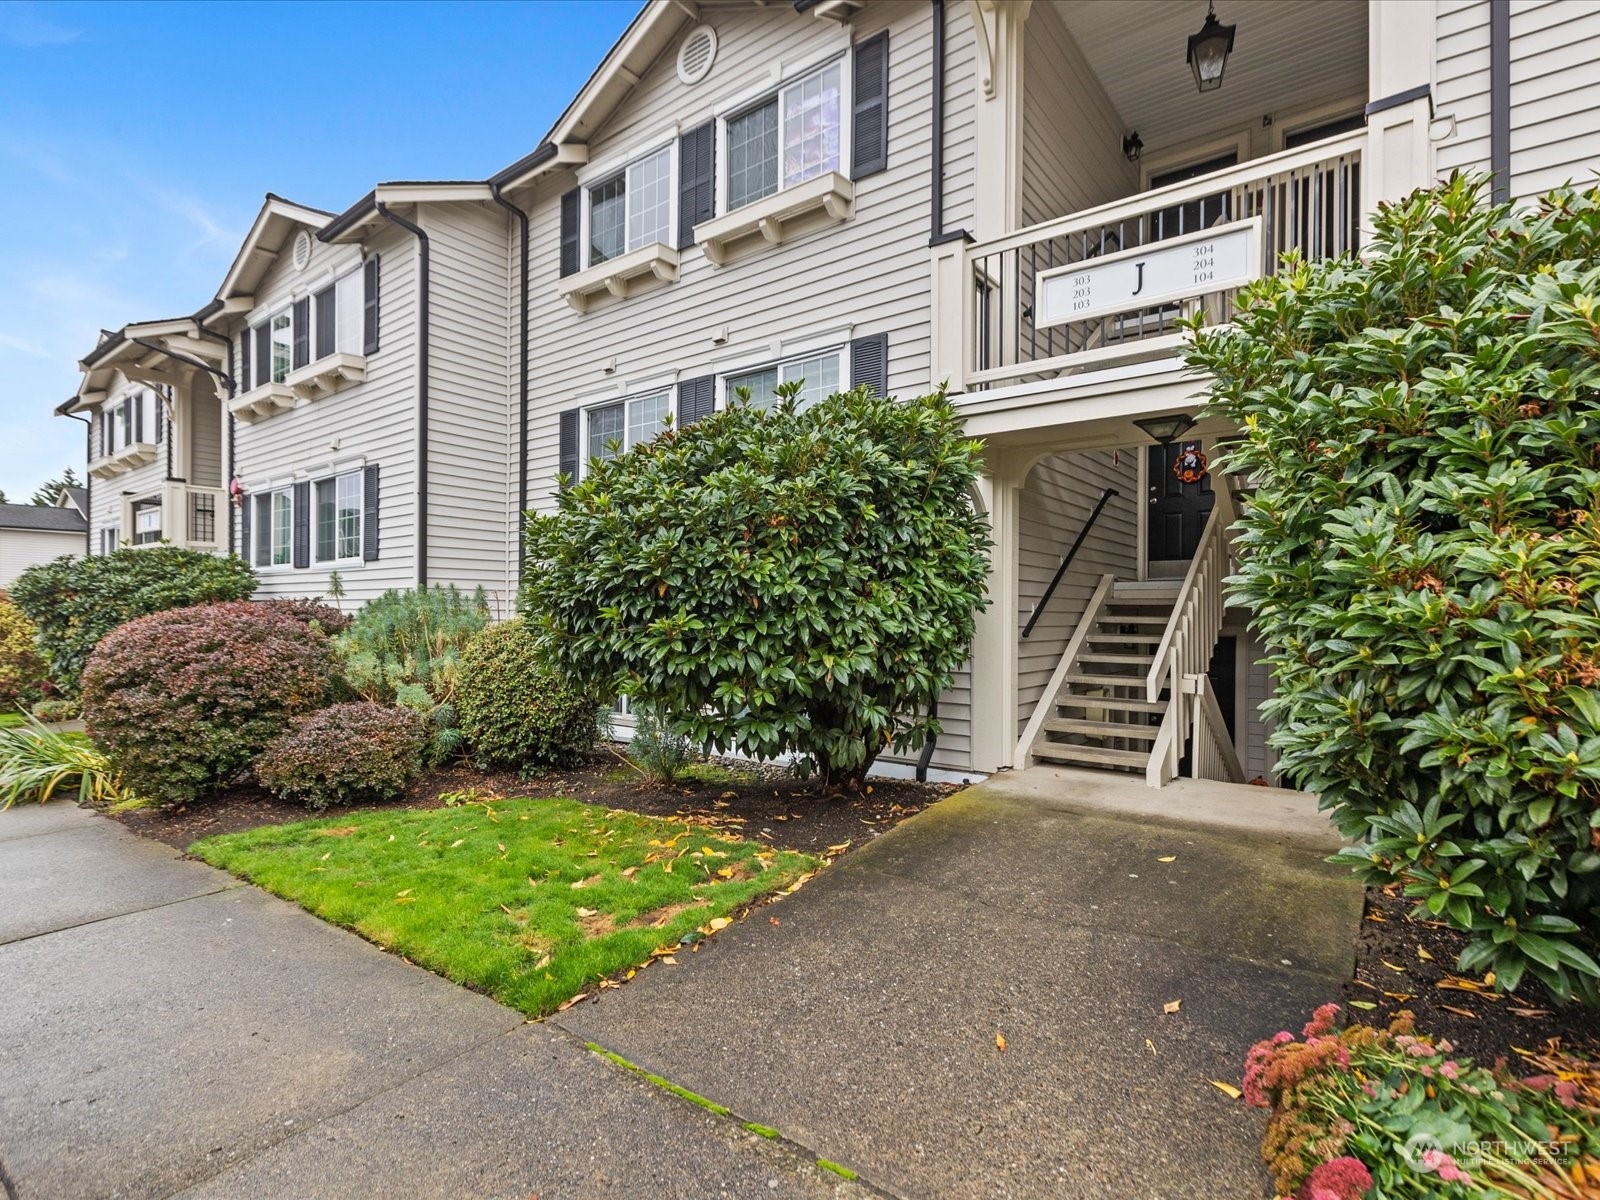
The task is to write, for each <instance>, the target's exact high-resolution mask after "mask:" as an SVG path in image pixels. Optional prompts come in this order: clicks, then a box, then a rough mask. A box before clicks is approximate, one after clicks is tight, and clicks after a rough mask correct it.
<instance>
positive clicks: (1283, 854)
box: [555, 769, 1362, 1200]
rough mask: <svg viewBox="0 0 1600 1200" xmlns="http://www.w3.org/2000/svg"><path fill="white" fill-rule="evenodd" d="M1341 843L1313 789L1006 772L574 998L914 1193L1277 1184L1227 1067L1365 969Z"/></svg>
mask: <svg viewBox="0 0 1600 1200" xmlns="http://www.w3.org/2000/svg"><path fill="white" fill-rule="evenodd" d="M752 832H753V831H752ZM1336 845H1337V838H1336V837H1335V836H1334V834H1333V831H1332V830H1331V828H1330V827H1329V826H1328V825H1327V822H1326V821H1325V820H1324V819H1323V818H1322V817H1320V816H1319V815H1318V814H1317V813H1316V810H1315V807H1314V804H1313V802H1312V801H1311V800H1310V798H1309V797H1303V796H1296V795H1294V794H1292V793H1284V792H1277V791H1273V790H1270V789H1261V788H1232V789H1230V788H1227V787H1225V786H1224V787H1216V786H1213V785H1205V784H1198V783H1195V782H1193V781H1186V782H1185V784H1184V785H1183V786H1175V787H1171V788H1167V789H1163V790H1161V791H1159V792H1158V791H1152V790H1150V789H1147V788H1145V787H1144V785H1143V783H1142V781H1129V782H1123V781H1120V780H1117V779H1115V778H1114V777H1109V776H1107V775H1104V774H1100V773H1087V772H1072V771H1060V770H1053V769H1036V770H1031V771H1027V772H1021V773H1019V774H1017V775H1006V776H999V777H996V778H995V779H992V780H991V781H989V782H988V783H985V784H982V785H979V786H977V787H974V788H971V789H969V790H967V791H965V792H963V793H960V794H958V795H957V796H954V797H952V798H950V799H948V800H945V801H943V802H941V803H940V804H938V805H935V806H934V807H933V808H930V809H928V810H927V811H925V812H924V813H922V814H920V815H918V816H916V817H914V818H912V819H911V820H909V821H907V822H905V823H904V824H902V825H900V826H899V827H897V828H896V829H894V830H892V831H891V832H889V833H888V834H885V835H884V836H883V837H882V838H880V839H878V840H877V841H875V842H873V843H872V844H871V845H869V846H867V847H865V848H863V849H862V850H860V851H858V852H856V853H853V854H851V855H849V856H848V857H846V858H845V859H843V860H841V861H840V862H839V863H838V864H837V865H836V866H834V867H833V868H831V869H830V870H828V871H827V872H826V873H825V874H824V875H822V876H820V877H819V878H818V879H816V880H814V881H813V882H812V883H810V884H809V885H808V886H807V887H806V888H805V889H804V890H802V891H801V892H800V893H799V894H798V895H796V896H795V897H793V898H792V899H791V900H786V901H784V902H783V903H782V904H781V905H777V906H774V907H773V908H771V909H770V910H768V912H769V913H770V914H771V915H772V916H775V917H777V918H778V922H777V923H772V922H769V921H768V920H764V919H762V916H761V915H760V914H758V915H757V916H756V917H755V918H753V919H752V920H749V921H746V922H744V923H742V924H741V925H739V926H736V927H734V928H732V929H729V930H726V931H724V932H723V933H722V934H720V935H718V936H717V937H716V938H714V939H712V940H711V941H710V942H709V943H707V944H706V945H705V946H704V947H703V949H702V950H701V952H700V953H698V954H696V955H693V956H692V958H689V957H688V956H685V957H686V958H687V959H688V961H687V962H686V965H685V966H683V967H682V968H679V969H677V970H674V971H658V970H653V971H650V972H648V974H647V975H646V976H642V977H641V978H640V979H639V980H636V981H635V982H634V983H633V984H632V985H630V986H629V987H627V988H624V989H622V990H621V991H616V992H607V993H604V994H602V995H601V996H600V997H599V998H597V1000H596V1001H594V1002H593V1003H584V1004H581V1005H579V1006H578V1007H576V1008H574V1009H571V1010H569V1011H568V1012H566V1013H564V1014H562V1015H560V1016H559V1017H557V1018H555V1021H556V1023H557V1024H559V1025H561V1026H563V1027H564V1028H566V1029H569V1030H571V1031H572V1032H573V1033H575V1034H577V1035H578V1036H579V1037H582V1038H585V1039H592V1040H593V1041H595V1042H598V1043H600V1044H602V1045H604V1046H607V1047H609V1048H611V1049H613V1050H615V1051H617V1052H618V1053H621V1054H623V1055H624V1056H626V1057H628V1058H629V1059H631V1060H633V1061H635V1062H638V1063H641V1064H643V1065H645V1066H646V1067H647V1068H648V1069H650V1070H652V1071H655V1072H658V1073H660V1074H662V1075H664V1076H666V1077H667V1078H669V1079H671V1080H673V1081H674V1082H676V1083H678V1084H680V1085H682V1086H685V1087H688V1088H690V1089H692V1090H694V1091H697V1092H699V1093H701V1094H704V1095H706V1096H709V1097H710V1098H712V1099H713V1100H716V1101H719V1102H721V1103H723V1104H725V1105H728V1106H729V1107H731V1108H732V1109H733V1110H734V1112H735V1113H737V1114H738V1115H740V1116H741V1117H743V1118H745V1119H748V1120H754V1121H758V1122H761V1123H763V1124H767V1125H771V1126H774V1127H776V1128H777V1129H779V1130H781V1131H782V1132H783V1133H784V1134H785V1135H786V1136H788V1137H790V1138H793V1139H794V1140H796V1141H797V1142H799V1143H800V1144H802V1145H804V1146H805V1147H807V1148H808V1149H809V1150H810V1151H812V1152H814V1153H816V1154H818V1155H821V1156H823V1157H826V1158H828V1159H830V1160H833V1161H837V1162H841V1163H843V1164H845V1165H846V1166H848V1167H851V1168H854V1169H855V1170H857V1171H859V1172H860V1174H861V1178H862V1180H863V1181H864V1182H868V1183H870V1184H872V1185H875V1186H876V1187H877V1188H879V1189H881V1190H883V1191H885V1192H888V1193H890V1194H892V1195H894V1196H897V1197H905V1198H908V1200H909V1198H911V1197H918V1198H921V1197H926V1198H928V1200H934V1198H938V1200H962V1198H971V1200H979V1198H982V1200H992V1198H994V1197H1040V1198H1043V1197H1052V1198H1054V1197H1062V1198H1083V1200H1090V1198H1094V1200H1100V1198H1103V1197H1109V1196H1115V1197H1119V1198H1128V1200H1133V1198H1141V1200H1208V1198H1216V1200H1223V1198H1226V1200H1238V1198H1239V1197H1244V1196H1251V1195H1256V1196H1262V1195H1267V1194H1270V1192H1269V1189H1268V1187H1267V1178H1266V1175H1265V1173H1264V1172H1263V1170H1262V1167H1261V1161H1260V1157H1259V1153H1258V1147H1259V1145H1260V1138H1261V1132H1262V1128H1263V1120H1262V1116H1261V1114H1259V1113H1256V1112H1252V1111H1250V1110H1248V1109H1246V1108H1245V1106H1244V1104H1243V1102H1242V1101H1237V1100H1230V1099H1228V1098H1227V1097H1226V1096H1225V1095H1224V1094H1223V1093H1222V1092H1221V1091H1219V1090H1218V1089H1216V1088H1215V1087H1213V1086H1212V1084H1211V1083H1210V1082H1209V1081H1211V1080H1221V1081H1224V1082H1229V1081H1231V1082H1234V1083H1237V1081H1238V1079H1239V1076H1240V1072H1241V1066H1242V1060H1243V1057H1244V1053H1245V1050H1246V1049H1247V1048H1248V1047H1249V1046H1250V1044H1251V1043H1252V1042H1254V1041H1255V1040H1257V1039H1258V1038H1261V1037H1265V1036H1269V1035H1271V1034H1272V1033H1273V1032H1275V1031H1276V1030H1278V1029H1280V1028H1292V1029H1298V1028H1299V1026H1300V1025H1301V1024H1303V1023H1304V1021H1305V1020H1306V1018H1307V1016H1308V1015H1309V1013H1310V1011H1311V1009H1312V1008H1314V1007H1315V1006H1316V1005H1317V1004H1319V1003H1322V1002H1324V1001H1327V1000H1329V999H1330V998H1333V997H1334V996H1336V995H1337V993H1338V990H1339V987H1340V985H1341V984H1342V983H1343V982H1344V981H1345V980H1346V979H1348V978H1349V975H1350V971H1351V969H1352V966H1353V956H1354V943H1355V937H1356V933H1357V929H1358V926H1359V922H1360V919H1361V902H1362V896H1361V889H1360V887H1359V886H1358V885H1357V884H1355V883H1354V881H1353V880H1352V879H1351V878H1350V876H1349V874H1348V872H1346V871H1344V870H1342V869H1339V868H1334V867H1330V866H1328V865H1327V864H1326V863H1324V862H1323V861H1322V860H1323V858H1324V856H1325V855H1326V854H1327V853H1328V852H1329V851H1330V850H1331V849H1332V848H1333V847H1334V846H1336ZM1166 859H1170V860H1171V861H1163V860H1166ZM1174 1000H1178V1001H1181V1002H1182V1005H1181V1008H1180V1010H1179V1011H1178V1012H1177V1013H1175V1014H1166V1013H1164V1012H1163V1011H1162V1010H1163V1005H1164V1004H1166V1003H1168V1002H1170V1001H1174ZM996 1035H1001V1036H1003V1037H1004V1038H1005V1042H1006V1046H1005V1049H1004V1050H1002V1049H1001V1048H1000V1047H999V1045H998V1044H997V1042H996Z"/></svg>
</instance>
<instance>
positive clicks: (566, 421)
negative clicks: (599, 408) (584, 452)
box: [559, 408, 581, 487]
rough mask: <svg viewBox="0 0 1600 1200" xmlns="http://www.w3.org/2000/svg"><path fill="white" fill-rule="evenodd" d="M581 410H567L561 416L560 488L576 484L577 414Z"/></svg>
mask: <svg viewBox="0 0 1600 1200" xmlns="http://www.w3.org/2000/svg"><path fill="white" fill-rule="evenodd" d="M580 411H581V410H579V409H576V408H569V409H567V411H566V412H564V413H562V414H561V443H560V459H559V463H560V470H561V474H562V475H564V476H565V477H566V478H565V481H564V482H563V483H562V485H561V486H562V487H571V486H572V485H573V484H575V483H577V482H578V413H579V412H580Z"/></svg>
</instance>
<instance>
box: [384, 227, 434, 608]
mask: <svg viewBox="0 0 1600 1200" xmlns="http://www.w3.org/2000/svg"><path fill="white" fill-rule="evenodd" d="M377 209H378V215H379V216H380V217H382V218H383V219H384V220H385V221H388V222H389V223H390V224H391V225H398V226H399V227H400V228H401V229H404V230H405V231H406V232H407V233H409V234H411V235H412V236H413V237H415V238H416V239H417V248H418V252H419V258H418V263H417V587H418V588H419V589H420V588H425V587H427V586H428V235H427V234H426V233H424V232H423V231H422V226H420V225H417V224H415V223H414V222H412V221H408V220H406V219H405V218H404V217H402V216H400V215H398V214H397V213H392V212H390V211H389V206H388V205H387V204H385V203H383V201H381V200H380V201H378V204H377Z"/></svg>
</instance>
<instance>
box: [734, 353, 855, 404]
mask: <svg viewBox="0 0 1600 1200" xmlns="http://www.w3.org/2000/svg"><path fill="white" fill-rule="evenodd" d="M843 376H844V352H843V351H841V350H829V351H827V352H825V353H822V354H813V355H810V356H808V357H806V358H796V359H791V360H790V361H788V362H785V363H778V364H777V365H775V366H771V367H762V368H760V369H759V370H755V371H744V372H741V373H740V374H738V375H729V376H728V377H727V381H726V382H727V395H728V398H729V399H730V400H732V399H733V398H734V397H735V396H736V395H737V389H739V388H749V389H750V404H751V406H752V407H754V408H771V407H772V406H773V405H774V404H776V403H777V402H778V385H779V384H780V383H796V382H798V383H801V384H803V386H802V387H801V389H800V394H799V395H798V396H797V397H796V398H795V403H796V407H798V408H809V407H811V405H813V404H815V403H817V402H818V401H819V400H825V399H827V398H828V397H829V396H831V395H833V394H834V393H835V392H837V391H840V390H841V389H842V388H843V387H844V378H843Z"/></svg>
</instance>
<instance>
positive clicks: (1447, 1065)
mask: <svg viewBox="0 0 1600 1200" xmlns="http://www.w3.org/2000/svg"><path fill="white" fill-rule="evenodd" d="M1439 1074H1441V1075H1443V1076H1444V1077H1445V1078H1446V1079H1454V1078H1455V1077H1456V1076H1457V1075H1460V1074H1461V1068H1460V1067H1458V1066H1456V1061H1455V1059H1453V1058H1447V1059H1445V1061H1444V1062H1442V1063H1440V1064H1439Z"/></svg>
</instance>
